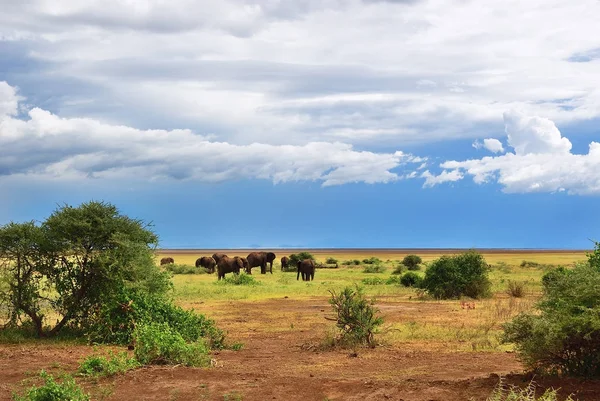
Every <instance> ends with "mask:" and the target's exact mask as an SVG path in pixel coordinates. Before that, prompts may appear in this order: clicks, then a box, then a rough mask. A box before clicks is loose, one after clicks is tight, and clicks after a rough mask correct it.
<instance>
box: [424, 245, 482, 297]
mask: <svg viewBox="0 0 600 401" xmlns="http://www.w3.org/2000/svg"><path fill="white" fill-rule="evenodd" d="M488 272H489V267H488V265H487V263H486V262H485V259H484V258H483V256H482V255H481V254H480V253H477V252H475V251H469V252H466V253H463V254H460V255H455V256H442V257H441V258H439V259H437V260H435V261H433V262H432V263H431V264H430V265H429V267H428V268H427V271H426V272H425V278H424V280H423V284H422V288H423V289H425V290H426V291H427V292H428V293H429V294H430V295H431V296H433V297H434V298H437V299H450V298H459V297H461V296H467V297H471V298H482V297H487V296H489V295H490V286H491V283H490V280H489V279H488Z"/></svg>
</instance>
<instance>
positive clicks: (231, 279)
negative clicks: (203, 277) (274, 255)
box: [215, 273, 260, 285]
mask: <svg viewBox="0 0 600 401" xmlns="http://www.w3.org/2000/svg"><path fill="white" fill-rule="evenodd" d="M215 284H217V285H259V284H260V282H259V281H257V280H256V279H255V278H254V277H253V276H252V275H250V274H246V273H240V274H230V275H229V276H225V278H224V279H222V280H218V281H215Z"/></svg>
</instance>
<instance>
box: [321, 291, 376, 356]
mask: <svg viewBox="0 0 600 401" xmlns="http://www.w3.org/2000/svg"><path fill="white" fill-rule="evenodd" d="M329 292H330V294H331V298H330V299H329V303H330V304H331V306H332V308H333V311H334V312H335V313H336V315H337V319H336V326H337V328H338V329H339V330H340V337H339V340H338V343H339V344H341V345H343V346H357V345H369V346H373V345H374V336H375V334H377V330H378V327H379V326H380V325H382V324H383V318H381V316H378V312H379V310H377V309H376V308H375V307H374V306H373V301H367V299H366V298H365V296H364V294H363V292H362V289H361V288H360V287H358V286H356V287H355V289H353V288H351V287H346V288H344V289H343V290H342V291H341V292H340V293H339V294H338V293H336V292H335V291H333V290H330V291H329Z"/></svg>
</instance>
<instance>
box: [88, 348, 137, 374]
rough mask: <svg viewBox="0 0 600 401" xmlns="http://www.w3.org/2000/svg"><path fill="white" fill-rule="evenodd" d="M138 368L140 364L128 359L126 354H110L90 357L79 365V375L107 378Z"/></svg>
mask: <svg viewBox="0 0 600 401" xmlns="http://www.w3.org/2000/svg"><path fill="white" fill-rule="evenodd" d="M138 367H140V363H139V362H138V361H137V360H136V359H134V358H130V357H129V356H128V355H127V353H126V352H120V353H119V354H114V353H110V354H109V355H108V357H107V356H103V355H91V356H88V357H87V358H85V359H84V360H83V361H82V362H81V365H79V369H78V371H79V373H80V374H82V375H84V376H93V377H108V376H113V375H116V374H120V373H125V372H127V371H128V370H132V369H136V368H138Z"/></svg>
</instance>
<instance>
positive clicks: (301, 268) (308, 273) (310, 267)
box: [296, 259, 315, 281]
mask: <svg viewBox="0 0 600 401" xmlns="http://www.w3.org/2000/svg"><path fill="white" fill-rule="evenodd" d="M297 267H298V274H296V280H298V279H299V278H300V274H302V281H310V280H314V279H315V261H314V260H312V259H304V260H301V261H299V262H298V265H297Z"/></svg>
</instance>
